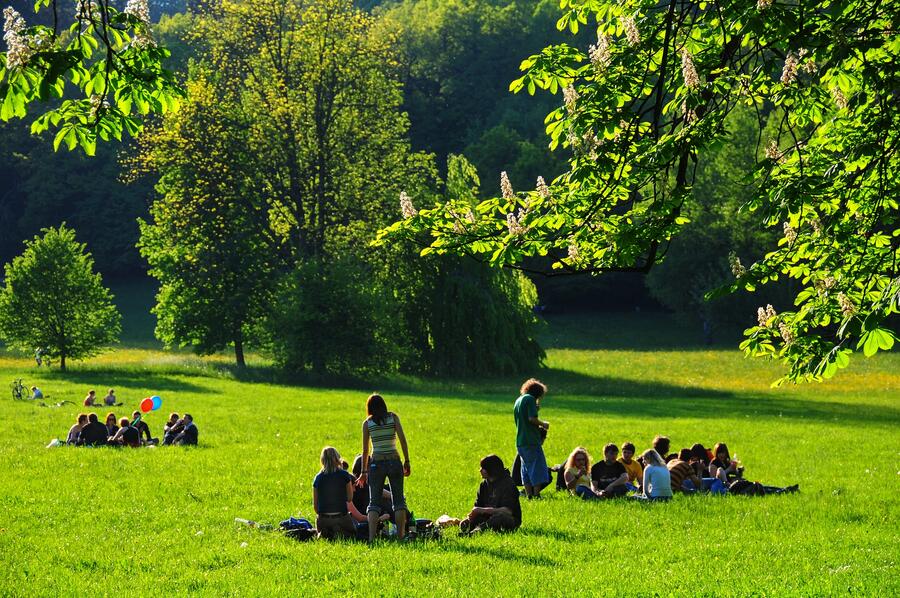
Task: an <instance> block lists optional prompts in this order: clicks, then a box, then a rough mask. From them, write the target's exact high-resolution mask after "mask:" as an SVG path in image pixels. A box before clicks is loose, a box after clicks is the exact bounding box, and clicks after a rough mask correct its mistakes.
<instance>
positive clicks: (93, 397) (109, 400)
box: [84, 388, 122, 407]
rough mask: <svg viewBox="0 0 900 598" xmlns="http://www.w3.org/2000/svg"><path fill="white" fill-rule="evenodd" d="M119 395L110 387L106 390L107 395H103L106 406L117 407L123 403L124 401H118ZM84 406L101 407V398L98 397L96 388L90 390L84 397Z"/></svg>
mask: <svg viewBox="0 0 900 598" xmlns="http://www.w3.org/2000/svg"><path fill="white" fill-rule="evenodd" d="M118 400H119V399H118V397H116V391H115V390H113V389H112V388H110V389H109V390H108V391H107V392H106V396H105V397H103V405H104V406H106V407H116V406H118V405H121V404H122V403H119V402H118ZM84 406H85V407H100V400H99V399H98V398H97V391H96V390H93V389H91V390H89V391H88V393H87V395H86V396H85V397H84Z"/></svg>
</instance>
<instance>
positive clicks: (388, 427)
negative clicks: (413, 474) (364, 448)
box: [366, 413, 397, 456]
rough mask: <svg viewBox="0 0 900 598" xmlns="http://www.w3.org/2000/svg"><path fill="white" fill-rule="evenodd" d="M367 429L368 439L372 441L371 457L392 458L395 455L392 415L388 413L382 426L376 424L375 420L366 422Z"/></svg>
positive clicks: (395, 443) (394, 433) (394, 431)
mask: <svg viewBox="0 0 900 598" xmlns="http://www.w3.org/2000/svg"><path fill="white" fill-rule="evenodd" d="M366 425H367V426H368V427H369V438H371V439H372V455H373V456H374V455H379V456H393V455H397V429H396V428H395V427H394V414H393V413H388V415H387V417H385V418H384V423H383V424H376V423H375V420H373V419H368V420H366Z"/></svg>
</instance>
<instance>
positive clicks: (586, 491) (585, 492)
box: [575, 485, 600, 500]
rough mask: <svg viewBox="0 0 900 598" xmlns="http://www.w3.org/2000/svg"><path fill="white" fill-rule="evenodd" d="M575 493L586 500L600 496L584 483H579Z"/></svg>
mask: <svg viewBox="0 0 900 598" xmlns="http://www.w3.org/2000/svg"><path fill="white" fill-rule="evenodd" d="M575 494H577V495H578V496H580V497H581V498H583V499H584V500H594V499H597V500H599V499H600V497H599V496H597V495H596V494H594V491H593V490H591V489H590V488H588V487H587V486H584V485H578V486H576V487H575Z"/></svg>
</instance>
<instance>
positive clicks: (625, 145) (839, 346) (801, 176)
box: [384, 0, 900, 381]
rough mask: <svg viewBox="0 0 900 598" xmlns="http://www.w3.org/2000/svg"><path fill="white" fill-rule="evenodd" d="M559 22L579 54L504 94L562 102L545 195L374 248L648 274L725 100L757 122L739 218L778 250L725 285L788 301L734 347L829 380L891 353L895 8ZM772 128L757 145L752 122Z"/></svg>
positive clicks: (767, 3) (716, 135)
mask: <svg viewBox="0 0 900 598" xmlns="http://www.w3.org/2000/svg"><path fill="white" fill-rule="evenodd" d="M560 4H561V7H562V9H563V14H562V17H561V19H560V21H559V25H560V28H562V29H568V30H570V31H571V32H573V33H574V32H577V31H578V30H579V29H582V28H584V27H586V26H587V25H588V23H589V21H593V23H595V24H596V25H592V27H593V26H596V31H597V39H596V42H595V43H594V44H592V45H591V46H590V47H588V48H579V47H574V46H571V45H568V44H565V43H560V44H558V45H553V46H549V47H547V48H545V49H544V50H543V51H542V52H540V53H539V54H535V55H533V56H531V57H529V58H527V59H526V60H525V61H524V62H523V64H522V67H523V69H524V70H525V74H524V75H523V76H522V77H521V78H519V79H517V80H516V81H514V82H513V83H512V85H511V89H512V90H513V91H521V90H527V91H528V92H529V93H534V92H535V90H536V89H537V88H542V89H548V90H550V91H551V92H553V93H559V92H561V93H562V94H563V100H564V101H563V105H562V106H561V107H560V108H558V109H557V110H554V111H553V112H552V113H550V115H548V117H547V119H546V123H547V132H548V133H549V135H550V137H551V146H552V147H559V146H563V147H565V148H567V149H568V150H569V151H571V152H572V157H571V160H570V169H569V171H568V172H567V173H566V174H564V175H563V176H561V177H559V178H558V179H556V180H555V181H554V183H553V185H552V187H547V186H544V185H538V189H537V190H535V191H529V192H525V193H516V192H514V190H513V189H512V187H511V186H510V185H509V184H508V183H507V182H506V181H504V184H503V196H502V197H499V198H495V199H491V200H488V201H485V202H484V203H482V204H481V205H480V206H479V207H478V210H476V211H475V213H476V215H477V216H478V217H477V219H476V221H475V222H474V223H464V226H463V227H462V229H463V230H462V232H461V233H460V232H459V229H460V226H459V224H458V219H457V218H455V217H454V214H455V213H456V211H457V210H458V209H459V208H460V207H461V206H457V205H456V202H450V203H449V204H447V205H443V206H437V207H435V208H433V209H427V210H424V209H423V210H420V211H419V212H418V214H417V216H416V217H415V218H410V219H407V220H406V221H404V222H401V223H397V224H396V225H394V226H392V227H390V228H389V229H387V230H386V231H385V233H384V234H385V235H405V234H407V233H415V234H418V232H420V231H421V230H423V229H425V230H429V231H431V233H432V235H433V237H432V242H431V247H432V248H433V249H435V250H439V251H450V250H455V251H464V252H469V253H473V254H475V255H478V256H481V257H482V258H483V259H487V260H490V261H491V262H493V263H495V264H500V265H520V264H522V262H523V260H524V259H525V258H526V257H528V256H543V255H547V256H549V257H551V258H552V259H551V261H552V262H553V268H554V271H557V272H606V271H640V272H645V271H647V270H649V269H650V268H652V267H653V265H654V264H655V263H656V262H657V261H659V260H660V259H661V258H662V257H663V255H664V254H665V250H666V247H667V244H668V241H669V240H670V239H671V238H672V236H673V235H676V234H677V233H678V231H679V229H680V227H682V226H683V225H684V224H686V223H687V218H686V217H685V215H684V214H685V204H686V202H691V201H693V200H692V185H693V182H694V173H695V168H696V164H697V163H698V162H699V161H702V160H703V159H704V158H705V156H706V155H707V152H708V150H709V148H710V147H711V146H712V145H714V144H716V143H719V142H720V141H721V140H722V139H723V138H724V137H725V135H726V128H725V121H726V118H727V116H728V114H729V113H731V112H732V111H733V110H734V108H735V107H736V106H737V105H738V104H741V103H743V104H746V105H749V106H751V107H754V108H755V109H756V110H758V111H759V113H760V125H759V131H760V139H759V142H760V146H761V147H763V148H764V157H763V159H762V160H760V161H759V164H758V168H757V178H756V184H755V187H754V188H753V189H752V190H751V191H750V192H748V201H747V202H746V207H747V209H749V210H752V211H753V212H754V213H755V214H756V216H757V219H756V220H757V223H758V225H759V226H761V227H773V228H776V229H778V230H779V231H781V232H782V238H781V240H780V241H779V242H778V246H777V247H775V248H772V250H771V251H770V252H769V253H768V254H766V256H765V257H764V258H762V259H760V260H759V261H757V262H755V263H753V264H751V265H749V266H745V265H743V264H742V262H741V257H742V256H739V255H736V254H733V255H732V256H731V266H732V270H733V272H734V274H735V276H736V279H737V280H736V281H735V283H734V284H733V285H731V288H732V289H737V288H746V289H753V288H755V287H757V286H759V285H761V284H766V283H770V282H772V281H774V280H777V279H779V278H783V277H788V278H791V279H794V280H796V281H797V282H798V283H799V284H800V286H801V287H802V288H801V290H800V291H799V292H798V293H797V295H796V297H795V300H794V305H793V306H779V307H780V308H781V310H782V311H780V312H779V310H777V309H773V308H768V307H761V308H760V310H759V314H758V325H757V326H754V327H752V328H750V329H749V330H748V331H747V339H746V341H745V342H744V344H743V346H744V347H745V349H746V350H747V351H748V353H750V354H752V355H764V356H776V357H778V358H781V359H783V360H784V361H785V362H786V363H787V364H789V365H790V371H789V373H788V375H787V376H786V379H789V380H795V381H796V380H806V379H820V378H822V377H828V376H831V375H833V374H834V373H835V371H836V370H837V369H838V368H840V367H843V366H845V365H846V364H847V363H848V361H849V359H848V358H849V355H850V353H852V352H853V351H854V350H855V349H862V350H863V351H864V353H865V354H866V355H871V354H873V353H875V352H876V351H878V350H879V349H882V350H883V349H889V348H891V347H892V346H893V343H894V338H895V336H894V333H893V332H891V331H890V329H889V323H888V320H889V318H890V317H891V315H892V314H895V313H897V311H898V309H900V305H898V304H900V276H898V257H900V227H898V204H897V195H898V190H900V175H898V163H900V110H897V101H898V90H900V70H898V64H897V60H896V57H897V55H898V53H900V33H898V32H900V22H898V21H900V0H888V1H875V2H868V1H862V0H855V1H854V0H846V1H842V2H833V1H830V0H796V1H794V2H773V1H772V0H758V1H757V2H756V3H752V2H746V1H744V0H731V1H729V0H720V1H716V2H708V1H700V0H697V1H691V0H667V1H664V2H657V1H655V0H653V1H650V0H623V1H616V2H613V1H603V0H600V1H598V0H563V1H562V2H561V3H560ZM776 109H777V110H779V111H781V114H782V117H781V120H780V121H779V124H778V126H777V127H776V128H775V129H774V130H773V131H771V135H770V136H767V137H766V138H762V135H761V133H762V131H763V129H764V127H763V118H762V116H763V115H764V114H765V113H767V112H770V111H771V110H776Z"/></svg>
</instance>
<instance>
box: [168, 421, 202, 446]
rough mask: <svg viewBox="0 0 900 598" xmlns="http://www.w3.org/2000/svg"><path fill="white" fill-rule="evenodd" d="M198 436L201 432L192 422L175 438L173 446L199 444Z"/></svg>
mask: <svg viewBox="0 0 900 598" xmlns="http://www.w3.org/2000/svg"><path fill="white" fill-rule="evenodd" d="M198 436H199V430H197V426H195V425H194V422H191V423H189V424H187V425H186V426H185V427H184V430H182V431H181V434H179V435H178V436H176V437H175V440H174V442H173V443H172V444H197V437H198Z"/></svg>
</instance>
